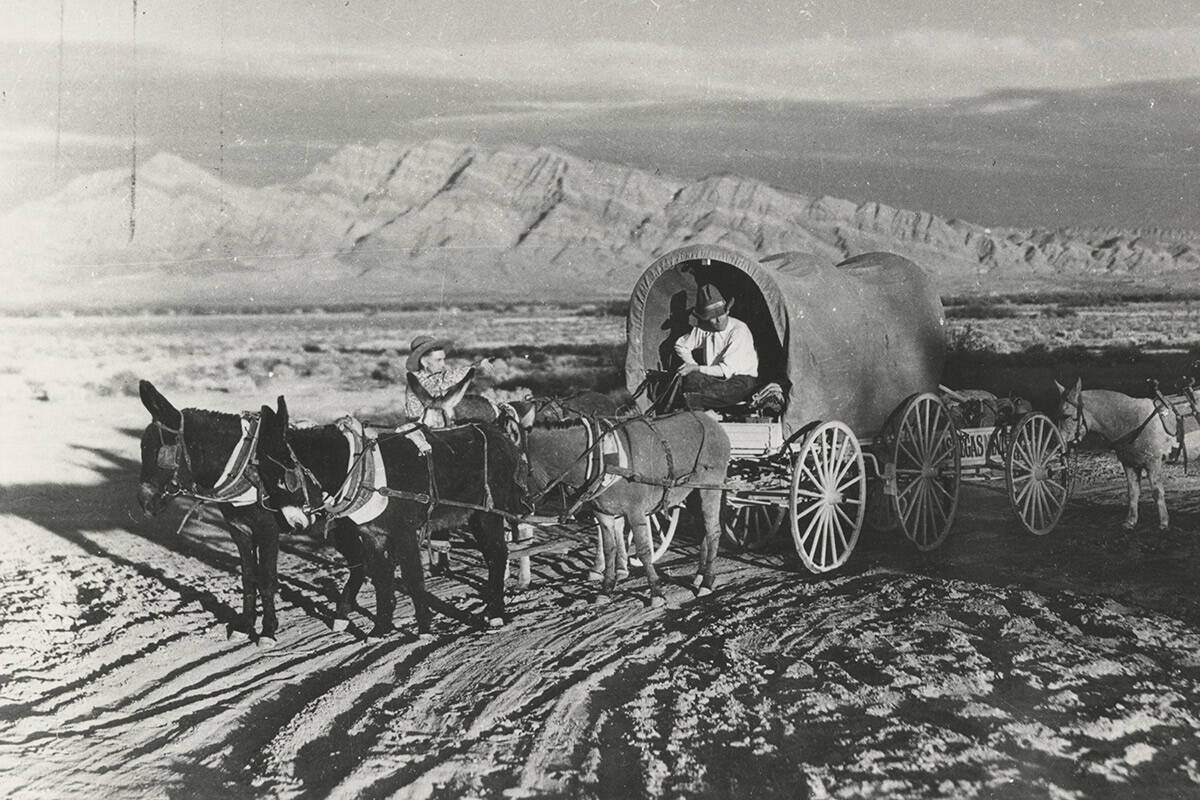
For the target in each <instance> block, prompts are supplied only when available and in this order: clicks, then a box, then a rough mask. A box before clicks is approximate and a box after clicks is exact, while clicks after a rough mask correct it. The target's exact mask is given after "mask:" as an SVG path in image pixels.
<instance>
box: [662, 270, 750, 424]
mask: <svg viewBox="0 0 1200 800" xmlns="http://www.w3.org/2000/svg"><path fill="white" fill-rule="evenodd" d="M731 307H732V304H729V303H726V302H725V298H724V297H723V296H722V295H721V292H720V290H718V289H717V287H716V286H713V285H712V284H711V283H706V284H704V285H703V286H701V287H700V291H699V293H698V294H697V296H696V307H695V308H694V309H693V310H692V313H693V315H695V317H696V327H695V328H693V329H692V330H691V331H690V332H688V333H686V334H684V335H683V336H681V337H679V339H677V340H676V341H675V354H676V355H677V356H679V359H680V360H681V361H682V362H683V363H682V364H681V365H680V366H679V369H678V370H677V371H676V374H677V375H678V376H679V379H680V381H681V385H680V387H679V390H680V392H681V393H682V394H683V399H684V404H685V406H686V407H687V408H689V409H692V410H700V409H705V408H723V407H725V406H731V405H733V404H734V403H738V402H740V401H742V400H744V399H746V398H747V397H749V396H750V395H751V394H752V393H753V392H754V390H755V388H757V386H758V353H757V352H756V351H755V349H754V336H753V335H752V334H751V333H750V328H748V327H747V326H746V323H744V322H742V321H741V320H740V319H735V318H733V317H731V316H729V310H730V308H731Z"/></svg>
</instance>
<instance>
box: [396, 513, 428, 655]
mask: <svg viewBox="0 0 1200 800" xmlns="http://www.w3.org/2000/svg"><path fill="white" fill-rule="evenodd" d="M420 538H421V536H420V534H419V533H418V532H417V531H416V530H415V529H411V528H407V527H406V528H404V529H403V530H402V531H401V533H400V536H399V537H398V539H397V541H396V561H397V562H399V564H400V577H401V578H402V579H403V580H404V585H405V588H406V589H407V590H408V595H409V597H411V598H412V603H413V615H414V616H415V617H416V618H417V637H418V638H420V639H429V638H432V637H433V633H432V629H433V626H432V624H431V623H432V615H431V614H430V612H429V597H428V596H427V595H426V594H425V566H424V564H423V563H422V562H423V559H422V558H421V542H420Z"/></svg>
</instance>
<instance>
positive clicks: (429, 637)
mask: <svg viewBox="0 0 1200 800" xmlns="http://www.w3.org/2000/svg"><path fill="white" fill-rule="evenodd" d="M417 639H418V640H419V641H422V642H432V641H433V634H432V633H430V632H429V631H425V632H424V633H418V634H417Z"/></svg>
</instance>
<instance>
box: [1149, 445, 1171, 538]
mask: <svg viewBox="0 0 1200 800" xmlns="http://www.w3.org/2000/svg"><path fill="white" fill-rule="evenodd" d="M1146 479H1147V480H1148V481H1149V482H1150V491H1152V492H1154V505H1156V506H1157V507H1158V529H1159V530H1160V531H1165V530H1167V529H1168V528H1170V527H1171V520H1170V517H1169V516H1168V515H1167V491H1166V489H1165V488H1164V486H1163V470H1162V459H1158V460H1155V461H1151V462H1150V465H1149V466H1148V467H1146Z"/></svg>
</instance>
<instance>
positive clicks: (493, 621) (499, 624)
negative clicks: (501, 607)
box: [488, 617, 504, 628]
mask: <svg viewBox="0 0 1200 800" xmlns="http://www.w3.org/2000/svg"><path fill="white" fill-rule="evenodd" d="M488 627H489V628H503V627H504V617H489V618H488Z"/></svg>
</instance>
